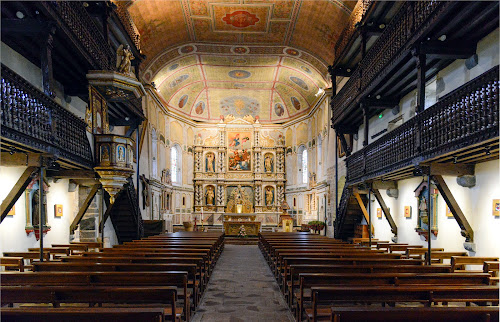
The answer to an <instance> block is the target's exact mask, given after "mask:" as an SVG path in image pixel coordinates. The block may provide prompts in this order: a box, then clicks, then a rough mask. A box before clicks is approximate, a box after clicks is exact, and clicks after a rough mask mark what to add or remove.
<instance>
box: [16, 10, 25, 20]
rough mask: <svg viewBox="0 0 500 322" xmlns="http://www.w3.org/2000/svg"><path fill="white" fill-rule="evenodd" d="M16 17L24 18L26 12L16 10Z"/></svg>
mask: <svg viewBox="0 0 500 322" xmlns="http://www.w3.org/2000/svg"><path fill="white" fill-rule="evenodd" d="M16 17H18V18H19V19H23V18H24V13H22V12H21V11H18V12H16Z"/></svg>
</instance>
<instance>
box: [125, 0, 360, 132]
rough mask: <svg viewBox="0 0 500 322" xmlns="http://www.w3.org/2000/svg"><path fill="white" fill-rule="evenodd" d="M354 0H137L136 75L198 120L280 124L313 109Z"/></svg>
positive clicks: (133, 5) (132, 7)
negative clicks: (139, 58)
mask: <svg viewBox="0 0 500 322" xmlns="http://www.w3.org/2000/svg"><path fill="white" fill-rule="evenodd" d="M355 4H356V1H340V0H274V1H272V0H267V1H266V0H225V1H224V0H167V1H165V0H135V1H129V2H128V4H127V5H128V11H129V13H130V15H131V16H132V19H133V21H134V23H135V24H136V26H137V28H138V30H139V33H140V35H141V49H142V51H143V53H144V54H145V55H146V60H145V62H144V63H143V67H142V77H143V78H144V80H146V81H148V82H154V83H155V85H156V87H157V88H158V89H159V91H160V95H161V97H162V98H163V100H164V101H165V102H166V103H167V105H168V106H169V107H170V108H171V109H173V110H175V111H176V112H178V113H180V114H182V115H185V116H188V117H190V118H192V119H194V120H198V121H205V122H206V121H208V122H210V121H212V122H214V121H217V120H219V119H220V116H221V115H223V116H224V115H228V114H232V115H234V116H236V117H238V116H244V115H248V114H250V115H252V116H254V117H255V116H258V117H259V119H260V121H261V122H263V123H266V122H267V123H282V122H285V121H287V120H289V119H292V118H295V117H297V116H300V115H303V114H305V113H307V112H308V110H310V108H312V107H313V106H314V105H315V103H316V102H317V99H318V97H319V96H317V95H315V94H316V93H317V92H318V90H319V88H322V89H324V88H325V87H328V86H329V81H328V77H327V66H328V65H329V64H331V63H332V62H333V59H334V50H333V49H334V46H335V43H336V41H337V39H338V38H339V36H340V33H341V32H342V30H343V29H344V27H345V25H346V23H347V21H348V18H349V16H350V14H351V11H352V9H353V7H354V5H355Z"/></svg>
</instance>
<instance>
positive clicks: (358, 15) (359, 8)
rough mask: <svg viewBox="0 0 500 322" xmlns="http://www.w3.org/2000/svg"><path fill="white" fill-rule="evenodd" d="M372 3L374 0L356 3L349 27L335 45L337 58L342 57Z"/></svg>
mask: <svg viewBox="0 0 500 322" xmlns="http://www.w3.org/2000/svg"><path fill="white" fill-rule="evenodd" d="M372 3H374V1H373V0H361V1H358V3H356V5H355V6H354V8H353V9H352V12H351V15H350V16H349V21H348V23H347V26H346V27H345V28H344V30H342V33H341V34H340V37H339V40H338V41H337V43H336V44H335V58H337V57H340V55H341V54H342V51H343V50H344V49H345V48H346V46H347V44H348V43H349V41H350V40H351V38H352V36H353V35H354V33H355V32H356V29H357V26H356V25H357V24H358V23H359V22H360V21H361V20H362V19H363V16H364V15H365V13H366V11H368V8H369V7H370V5H371V4H372Z"/></svg>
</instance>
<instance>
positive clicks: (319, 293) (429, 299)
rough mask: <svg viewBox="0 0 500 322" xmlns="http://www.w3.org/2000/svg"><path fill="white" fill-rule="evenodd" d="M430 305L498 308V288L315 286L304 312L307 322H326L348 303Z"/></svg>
mask: <svg viewBox="0 0 500 322" xmlns="http://www.w3.org/2000/svg"><path fill="white" fill-rule="evenodd" d="M360 302H362V303H367V302H368V303H371V304H374V303H378V304H380V305H385V303H389V304H391V305H394V304H395V303H409V302H412V303H415V304H417V303H420V304H424V306H427V307H429V306H432V304H433V303H436V302H439V303H450V302H474V303H480V304H490V303H491V304H492V305H498V287H497V286H490V285H488V286H484V285H482V286H457V285H452V286H450V285H448V286H436V285H418V286H414V285H405V286H397V287H394V286H359V287H355V286H349V287H345V286H334V287H332V286H318V287H313V288H312V306H311V307H310V308H306V309H305V313H306V317H307V320H308V321H318V320H329V319H330V315H331V309H330V308H331V307H332V306H337V305H339V304H347V303H360Z"/></svg>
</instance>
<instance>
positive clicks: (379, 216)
mask: <svg viewBox="0 0 500 322" xmlns="http://www.w3.org/2000/svg"><path fill="white" fill-rule="evenodd" d="M377 218H379V219H380V218H382V208H377Z"/></svg>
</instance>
